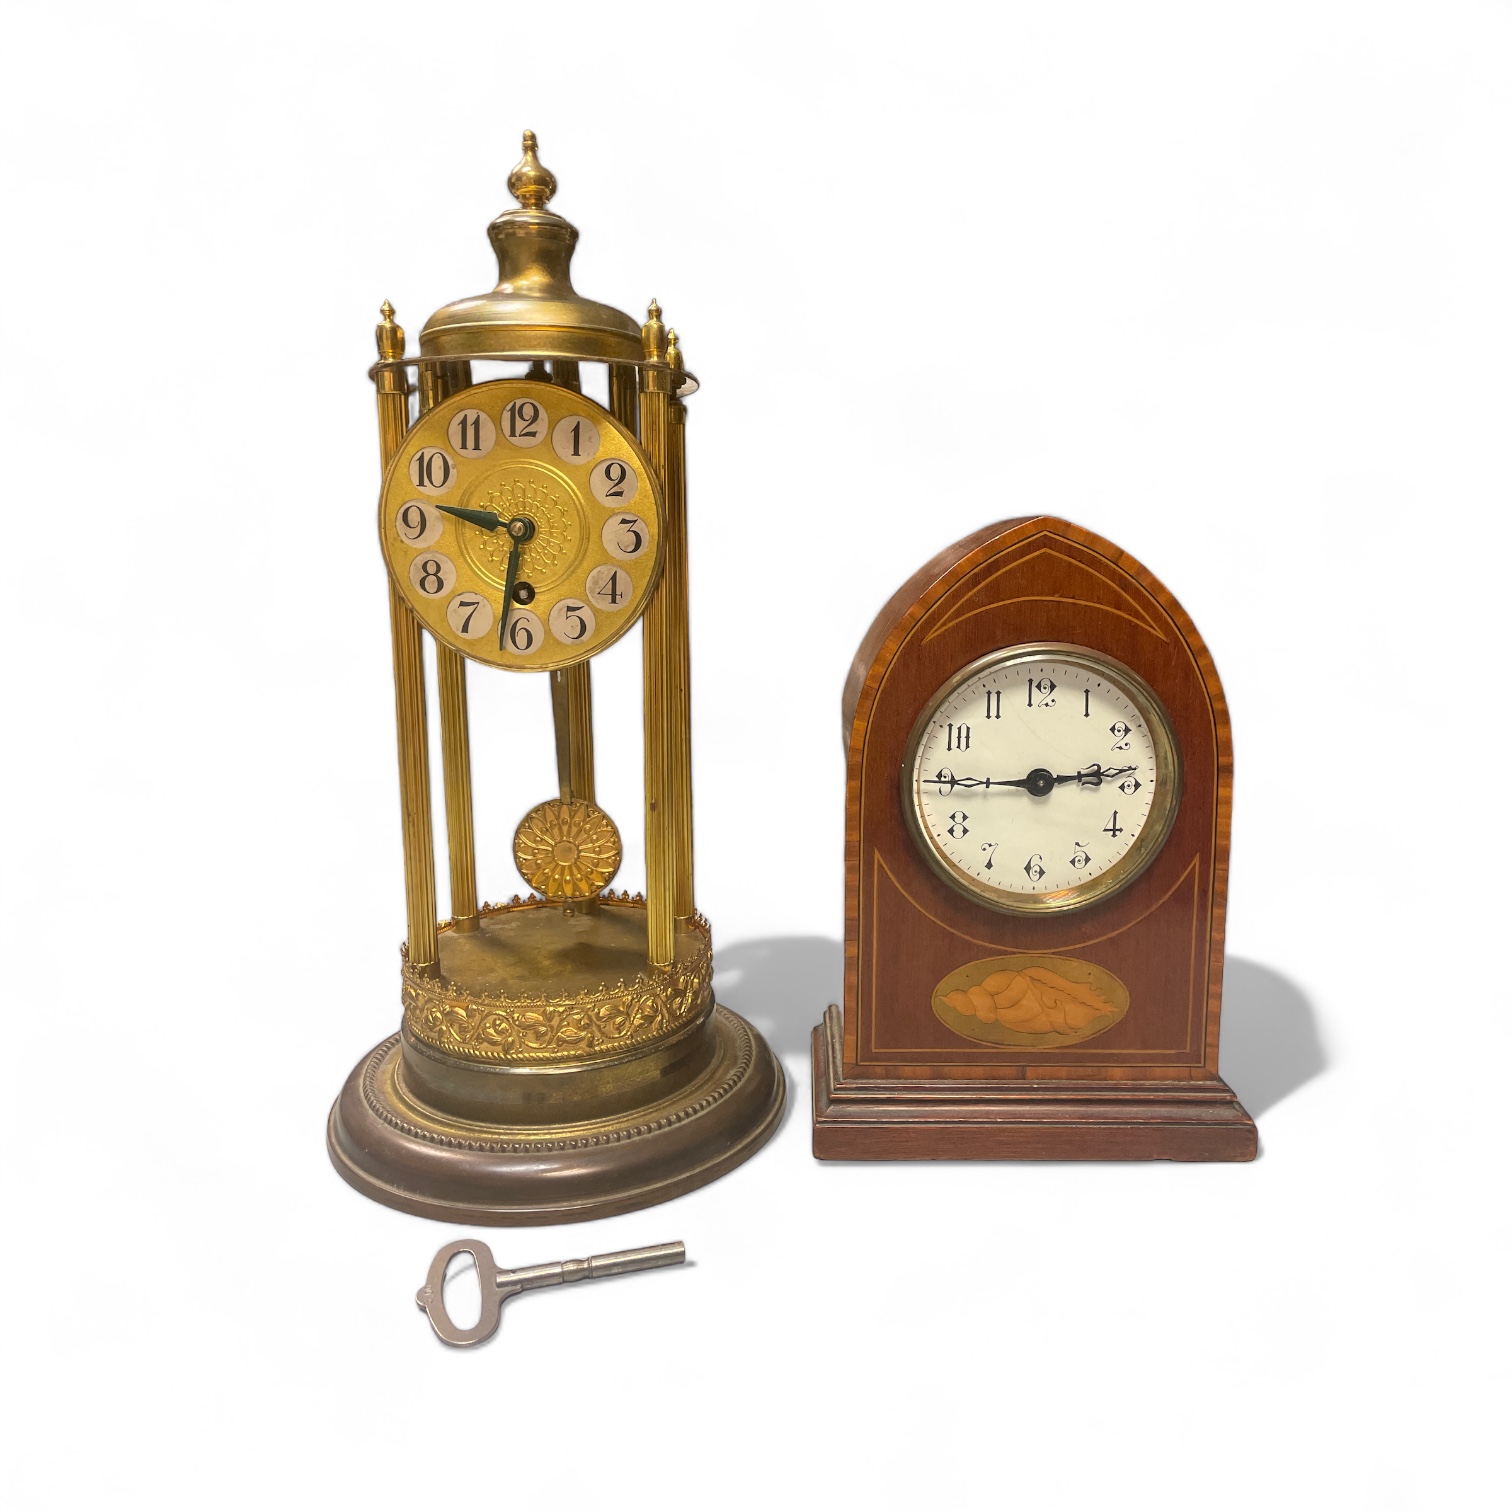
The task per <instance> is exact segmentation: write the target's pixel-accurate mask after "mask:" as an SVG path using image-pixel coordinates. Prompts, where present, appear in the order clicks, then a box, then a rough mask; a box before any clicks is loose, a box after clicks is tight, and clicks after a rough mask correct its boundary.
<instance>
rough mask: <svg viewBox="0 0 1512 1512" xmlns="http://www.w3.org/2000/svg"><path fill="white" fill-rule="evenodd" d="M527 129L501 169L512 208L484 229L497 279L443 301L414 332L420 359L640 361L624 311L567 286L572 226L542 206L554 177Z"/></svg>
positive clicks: (634, 330) (637, 339)
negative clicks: (516, 156)
mask: <svg viewBox="0 0 1512 1512" xmlns="http://www.w3.org/2000/svg"><path fill="white" fill-rule="evenodd" d="M536 145H537V144H536V135H535V132H533V131H527V132H526V133H525V137H524V156H523V157H522V158H521V159H520V161H519V162H518V163H517V164H516V165H515V167H514V169H513V171H512V172H511V173H510V175H509V192H510V193H511V194H512V195H513V196H514V197H515V199H516V200H517V201H519V205H518V208H516V209H513V210H506V211H504V213H503V214H502V215H500V216H499V217H498V218H497V219H496V220H495V221H494V222H493V224H492V225H490V226H489V228H488V239H489V241H490V242H492V243H493V249H494V253H495V255H496V256H497V257H498V259H499V282H498V284H497V286H496V287H495V288H493V289H491V290H490V291H489V292H488V293H486V294H478V295H475V296H474V297H472V298H471V299H459V300H456V301H454V302H453V303H451V304H449V305H443V306H442V308H441V309H439V310H437V311H436V313H435V314H434V315H432V316H431V318H430V319H429V320H428V321H426V323H425V329H424V330H422V331H421V333H420V351H421V354H422V355H423V356H426V357H457V358H470V357H479V358H487V357H497V358H508V359H514V358H537V357H559V358H568V359H582V360H587V361H593V362H638V361H640V360H641V356H642V351H641V330H640V326H639V324H638V323H637V322H636V321H634V320H632V319H631V318H630V316H628V315H626V314H624V313H622V312H621V311H619V310H616V309H614V308H613V307H612V306H610V305H606V304H599V303H598V301H597V300H593V299H584V298H583V296H582V295H580V294H578V293H577V292H576V291H575V290H574V289H573V287H572V271H571V264H572V253H573V249H574V248H575V247H576V246H577V239H578V233H577V227H576V226H574V225H573V224H572V223H571V222H570V221H567V220H564V219H563V218H562V217H561V216H560V215H558V214H557V213H556V212H555V211H553V210H548V209H547V208H546V207H547V205H548V204H549V203H550V201H551V198H552V196H553V195H554V194H555V193H556V189H557V181H556V175H555V174H554V173H552V171H551V170H550V169H549V168H547V167H545V166H544V165H543V164H542V162H541V160H540V158H539V157H538V156H537V153H536Z"/></svg>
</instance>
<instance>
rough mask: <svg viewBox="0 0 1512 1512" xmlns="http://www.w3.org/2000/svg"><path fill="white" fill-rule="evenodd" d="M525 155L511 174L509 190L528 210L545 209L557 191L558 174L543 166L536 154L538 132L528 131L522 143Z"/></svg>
mask: <svg viewBox="0 0 1512 1512" xmlns="http://www.w3.org/2000/svg"><path fill="white" fill-rule="evenodd" d="M521 145H522V147H523V149H524V152H525V156H524V157H522V158H521V159H520V161H519V162H518V163H516V164H515V165H514V168H513V170H512V171H511V172H510V175H509V192H510V193H511V194H512V195H514V197H515V198H516V199H517V200H519V202H520V203H521V204H522V205H523V206H524V207H525V208H526V209H527V210H544V209H545V208H546V205H547V202H548V201H549V200H550V199H551V196H552V195H553V194H555V193H556V190H557V181H556V174H554V173H553V172H552V171H551V169H549V168H543V167H542V166H541V160H540V158H538V157H537V156H536V134H535V132H533V131H527V132H526V133H525V136H524V140H523V142H522V143H521Z"/></svg>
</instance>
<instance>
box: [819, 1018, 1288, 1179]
mask: <svg viewBox="0 0 1512 1512" xmlns="http://www.w3.org/2000/svg"><path fill="white" fill-rule="evenodd" d="M813 1060H814V1155H815V1158H816V1159H819V1160H1253V1159H1254V1158H1255V1154H1256V1152H1257V1150H1258V1147H1259V1138H1258V1135H1257V1134H1256V1131H1255V1124H1254V1120H1253V1119H1252V1118H1251V1117H1250V1116H1249V1114H1248V1113H1246V1112H1245V1111H1244V1109H1243V1108H1242V1107H1241V1106H1240V1105H1239V1099H1238V1098H1237V1097H1235V1096H1234V1094H1233V1092H1232V1091H1231V1090H1230V1089H1229V1087H1228V1086H1227V1084H1226V1083H1224V1082H1222V1081H1211V1082H1142V1083H1135V1082H1122V1083H1108V1082H1100V1083H1092V1082H1069V1083H1068V1082H1024V1081H1020V1082H981V1081H973V1082H966V1081H949V1080H946V1079H944V1078H941V1079H938V1080H928V1081H892V1080H883V1079H880V1078H877V1079H866V1080H862V1079H858V1078H851V1079H849V1080H847V1079H846V1078H845V1077H844V1076H843V1075H842V1039H841V1018H840V1010H839V1008H837V1007H834V1006H831V1007H830V1008H829V1010H828V1011H827V1012H826V1013H825V1016H824V1022H823V1023H822V1024H820V1025H819V1026H818V1027H817V1028H815V1030H814V1041H813Z"/></svg>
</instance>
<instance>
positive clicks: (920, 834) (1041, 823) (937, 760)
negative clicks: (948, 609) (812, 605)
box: [903, 645, 1181, 913]
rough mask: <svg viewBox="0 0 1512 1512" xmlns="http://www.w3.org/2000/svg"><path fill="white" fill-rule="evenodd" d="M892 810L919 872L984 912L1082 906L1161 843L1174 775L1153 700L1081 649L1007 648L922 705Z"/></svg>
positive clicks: (1122, 881)
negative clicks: (908, 831)
mask: <svg viewBox="0 0 1512 1512" xmlns="http://www.w3.org/2000/svg"><path fill="white" fill-rule="evenodd" d="M908 752H909V754H908V757H907V759H906V761H905V763H904V769H903V783H904V795H903V796H904V808H905V811H906V812H907V814H908V817H909V819H910V822H911V825H912V828H913V831H914V838H915V840H916V841H917V843H918V844H919V846H920V848H921V850H922V851H923V853H924V855H925V857H926V859H927V860H928V861H929V863H930V865H931V866H932V867H933V868H934V869H935V871H936V872H938V873H939V875H940V876H942V877H943V878H944V879H945V880H946V881H947V882H949V883H950V884H951V885H952V886H953V887H956V888H958V889H959V890H960V891H962V892H964V893H966V894H967V895H968V896H970V897H972V898H974V899H976V900H977V901H979V902H982V903H985V904H987V905H989V906H991V907H994V908H999V909H1004V910H1007V911H1009V912H1015V913H1039V912H1045V911H1053V910H1059V909H1070V908H1077V907H1082V906H1085V905H1087V904H1089V903H1092V902H1095V901H1096V900H1098V899H1100V898H1104V897H1107V896H1108V895H1109V894H1111V893H1113V892H1116V891H1117V890H1118V889H1120V888H1122V887H1123V886H1125V885H1126V884H1127V883H1129V882H1131V881H1133V879H1134V878H1135V877H1137V876H1138V875H1139V873H1140V872H1141V871H1143V870H1144V868H1145V867H1146V866H1147V865H1148V864H1149V862H1150V861H1151V860H1153V859H1154V856H1155V854H1156V852H1157V851H1158V850H1159V849H1160V846H1161V845H1162V843H1163V842H1164V841H1165V838H1166V836H1167V834H1168V833H1169V832H1170V827H1171V821H1172V819H1173V818H1174V817H1175V812H1176V803H1177V799H1178V797H1179V793H1180V781H1181V774H1180V763H1179V758H1178V755H1177V747H1176V742H1175V739H1174V738H1173V736H1172V733H1171V727H1170V723H1169V720H1168V719H1167V717H1166V714H1165V711H1164V710H1163V709H1162V708H1161V706H1160V702H1159V700H1158V699H1157V698H1156V697H1155V695H1154V693H1152V692H1151V691H1150V689H1149V688H1148V687H1147V686H1146V685H1145V683H1144V682H1143V681H1141V679H1140V678H1139V677H1138V676H1136V675H1135V674H1134V673H1133V672H1131V671H1130V670H1129V669H1128V668H1127V667H1124V666H1122V665H1120V664H1119V663H1118V662H1115V661H1113V660H1111V659H1110V658H1108V657H1105V656H1101V655H1100V654H1098V653H1096V652H1093V651H1088V650H1086V649H1084V648H1080V647H1075V646H1064V645H1037V646H1014V647H1009V648H1007V649H1005V650H1002V651H998V652H994V653H993V654H992V655H990V656H986V657H983V658H982V659H981V660H980V661H977V662H974V663H973V664H972V665H971V666H969V667H966V668H964V669H963V670H962V671H961V672H959V673H958V674H957V675H956V676H955V677H953V678H952V679H951V680H950V681H949V682H948V683H947V684H946V685H945V686H944V687H943V688H941V689H940V690H939V692H938V693H936V694H935V695H934V697H933V698H932V699H931V700H930V701H929V703H928V705H927V706H926V708H925V711H924V713H923V714H922V715H921V716H920V718H919V721H918V723H917V725H916V726H915V728H914V731H913V734H912V737H911V739H910V743H909V748H908Z"/></svg>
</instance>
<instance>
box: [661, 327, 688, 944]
mask: <svg viewBox="0 0 1512 1512" xmlns="http://www.w3.org/2000/svg"><path fill="white" fill-rule="evenodd" d="M667 344H668V359H669V361H670V364H671V367H672V398H671V403H670V404H669V405H668V412H667V419H668V426H667V472H666V480H665V483H666V494H667V563H666V567H665V569H664V571H665V573H666V578H667V582H668V584H669V586H670V588H671V589H672V593H671V596H670V603H671V612H670V614H669V616H668V619H669V621H670V629H669V634H670V638H671V641H672V660H673V663H674V665H675V668H676V671H675V675H674V679H673V687H672V705H673V706H672V718H671V726H672V830H673V876H672V890H673V912H674V913H675V914H676V916H677V919H678V921H679V922H682V921H684V920H686V919H688V918H689V917H691V915H692V913H693V726H692V706H691V701H690V696H689V679H688V672H689V661H688V467H687V456H688V452H687V420H688V407H687V405H685V404H684V403H683V402H682V400H681V399H679V398H678V397H677V390H678V389H679V388H680V387H681V386H682V377H683V358H682V352H681V350H680V349H679V348H678V345H677V332H676V331H668V333H667Z"/></svg>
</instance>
